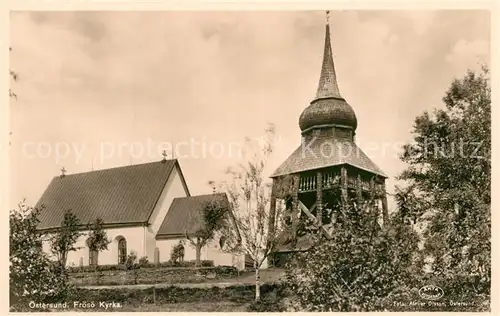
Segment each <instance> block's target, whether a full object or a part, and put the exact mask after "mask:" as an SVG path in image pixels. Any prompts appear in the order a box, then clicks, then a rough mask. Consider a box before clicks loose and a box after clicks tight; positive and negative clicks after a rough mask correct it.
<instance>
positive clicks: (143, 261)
mask: <svg viewBox="0 0 500 316" xmlns="http://www.w3.org/2000/svg"><path fill="white" fill-rule="evenodd" d="M148 264H149V260H148V257H147V256H144V257H141V258H140V259H139V266H141V267H145V266H147V265H148Z"/></svg>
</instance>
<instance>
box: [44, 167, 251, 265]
mask: <svg viewBox="0 0 500 316" xmlns="http://www.w3.org/2000/svg"><path fill="white" fill-rule="evenodd" d="M214 198H218V199H222V200H223V201H227V196H226V195H225V194H223V193H219V194H207V195H199V196H191V195H190V193H189V189H188V186H187V184H186V181H185V180H184V176H183V175H182V170H181V168H180V166H179V163H178V161H177V160H176V159H173V160H166V159H163V160H162V161H158V162H151V163H145V164H138V165H130V166H124V167H117V168H111V169H104V170H97V171H91V172H84V173H77V174H68V175H65V174H62V175H61V176H57V177H54V178H53V179H52V181H51V182H50V184H49V186H48V187H47V189H46V190H45V191H44V193H43V194H42V196H41V198H40V200H39V201H38V203H37V204H36V207H37V208H42V211H41V213H40V223H39V226H38V227H39V229H40V230H41V231H43V232H47V233H50V232H51V231H55V230H57V229H58V228H59V227H60V226H61V222H62V220H63V218H64V214H65V213H66V211H68V210H71V211H72V213H73V214H75V215H76V217H77V218H78V219H79V220H80V223H81V224H82V232H83V235H82V236H81V237H80V238H79V240H78V241H77V243H76V244H75V247H76V248H77V249H78V250H76V251H71V252H69V254H68V259H67V265H69V266H78V265H81V264H83V265H89V264H91V263H92V264H96V263H97V264H99V265H108V264H122V263H124V261H125V260H126V257H127V255H128V254H129V253H130V252H135V253H136V255H137V258H141V257H147V258H148V260H149V262H153V261H154V258H155V253H156V256H159V261H160V262H164V261H168V260H170V254H171V251H172V249H173V247H175V246H176V245H178V244H179V243H183V246H184V259H183V260H184V261H190V260H195V259H196V251H195V249H194V247H192V246H191V245H190V244H189V242H187V240H186V237H185V236H186V233H188V234H192V233H194V232H195V231H196V230H197V229H198V228H199V225H200V223H201V220H202V219H201V216H200V215H201V211H202V209H203V207H204V205H206V204H205V203H207V202H210V201H211V200H212V199H214ZM97 218H100V219H102V220H103V223H104V224H103V227H104V228H105V230H106V234H107V238H108V239H109V240H110V241H111V242H110V244H109V245H108V250H104V251H101V252H99V253H98V255H96V254H95V253H93V252H92V251H90V250H89V248H88V247H87V244H86V240H87V238H88V234H87V233H88V231H86V228H87V225H88V224H89V223H92V222H94V221H95V220H96V219H97ZM221 245H222V246H223V242H219V241H217V240H215V241H214V242H211V243H210V244H209V245H208V246H206V247H204V248H203V249H202V251H201V260H211V261H213V262H214V264H215V265H216V266H217V265H224V266H236V267H238V268H239V269H243V268H244V264H245V259H244V258H245V256H244V255H235V254H231V253H227V252H224V251H222V249H221ZM43 247H44V251H46V252H49V249H50V248H49V247H50V246H49V244H48V242H44V245H43Z"/></svg>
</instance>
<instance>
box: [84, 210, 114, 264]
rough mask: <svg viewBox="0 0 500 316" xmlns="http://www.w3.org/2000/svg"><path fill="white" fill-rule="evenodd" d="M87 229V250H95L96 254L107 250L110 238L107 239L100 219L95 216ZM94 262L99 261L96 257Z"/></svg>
mask: <svg viewBox="0 0 500 316" xmlns="http://www.w3.org/2000/svg"><path fill="white" fill-rule="evenodd" d="M88 230H89V237H88V238H87V247H89V251H95V253H96V255H97V256H98V255H99V252H100V251H103V250H108V245H109V244H110V243H111V240H109V239H108V236H107V234H106V230H104V229H103V221H102V219H100V218H97V219H96V220H95V221H94V223H92V224H89V225H88ZM96 262H97V263H98V262H99V261H98V260H97V258H96ZM97 265H98V264H97Z"/></svg>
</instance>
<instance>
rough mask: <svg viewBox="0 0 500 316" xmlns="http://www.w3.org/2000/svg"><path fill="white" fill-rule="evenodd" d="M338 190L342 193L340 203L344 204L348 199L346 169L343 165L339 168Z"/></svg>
mask: <svg viewBox="0 0 500 316" xmlns="http://www.w3.org/2000/svg"><path fill="white" fill-rule="evenodd" d="M340 190H341V195H342V205H343V206H346V205H347V202H348V201H349V199H348V197H347V169H346V168H345V167H344V166H342V167H341V168H340Z"/></svg>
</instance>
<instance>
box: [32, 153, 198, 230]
mask: <svg viewBox="0 0 500 316" xmlns="http://www.w3.org/2000/svg"><path fill="white" fill-rule="evenodd" d="M176 166H177V169H178V170H180V168H179V167H178V162H177V160H163V161H160V162H152V163H146V164H140V165H132V166H125V167H117V168H112V169H105V170H98V171H92V172H85V173H79V174H72V175H64V176H60V177H55V178H54V179H52V181H51V183H50V184H49V186H48V187H47V189H46V190H45V192H44V193H43V194H42V197H41V198H40V200H39V201H38V203H37V204H36V207H37V208H40V207H41V206H42V205H43V206H44V209H43V210H42V212H41V213H40V224H39V228H40V229H42V230H49V229H53V228H57V227H59V225H60V223H61V220H62V219H63V217H64V213H65V212H66V211H68V210H71V211H72V212H73V213H74V214H75V215H76V216H77V218H78V219H79V220H80V222H81V223H82V225H86V224H87V223H90V222H93V221H94V220H95V219H96V218H98V217H100V218H102V220H103V221H104V223H105V226H108V227H118V226H133V225H143V224H145V223H147V222H148V220H149V218H150V217H151V214H152V212H153V210H154V209H155V207H156V204H157V202H158V200H159V199H160V196H161V194H162V192H163V189H164V187H165V185H166V183H167V181H168V179H169V178H170V176H171V174H172V171H173V170H174V168H176ZM179 174H180V176H181V178H182V173H180V172H179ZM181 180H182V183H183V185H184V186H185V182H184V179H181ZM186 192H187V187H186ZM188 194H189V193H188Z"/></svg>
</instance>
